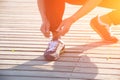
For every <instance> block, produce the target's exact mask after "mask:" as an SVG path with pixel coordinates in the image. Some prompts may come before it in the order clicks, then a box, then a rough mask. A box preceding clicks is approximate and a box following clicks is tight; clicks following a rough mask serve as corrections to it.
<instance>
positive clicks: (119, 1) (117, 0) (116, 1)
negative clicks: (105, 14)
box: [99, 0, 120, 9]
mask: <svg viewBox="0 0 120 80" xmlns="http://www.w3.org/2000/svg"><path fill="white" fill-rule="evenodd" d="M99 6H101V7H105V8H111V9H120V0H103V1H102V2H101V4H100V5H99Z"/></svg>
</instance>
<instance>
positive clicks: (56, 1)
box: [39, 0, 65, 60]
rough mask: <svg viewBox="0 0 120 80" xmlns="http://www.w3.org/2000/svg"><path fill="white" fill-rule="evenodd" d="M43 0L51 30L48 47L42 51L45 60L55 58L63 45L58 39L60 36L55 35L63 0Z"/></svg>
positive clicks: (60, 16)
mask: <svg viewBox="0 0 120 80" xmlns="http://www.w3.org/2000/svg"><path fill="white" fill-rule="evenodd" d="M43 1H44V3H43V4H44V7H43V8H44V11H45V13H44V14H45V16H46V17H47V20H48V21H49V23H50V31H51V32H52V40H51V41H50V43H49V45H48V48H47V49H46V50H45V52H44V57H45V59H46V60H57V59H58V58H59V55H60V53H61V52H62V51H63V49H64V46H65V45H64V44H63V42H62V41H61V40H59V38H60V36H56V35H57V32H56V29H57V28H58V26H59V24H60V23H61V21H62V16H63V12H64V7H65V1H64V0H43ZM39 7H40V6H39ZM39 9H41V8H39ZM46 17H45V18H46Z"/></svg>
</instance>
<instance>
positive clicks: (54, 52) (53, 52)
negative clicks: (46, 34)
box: [44, 40, 65, 61]
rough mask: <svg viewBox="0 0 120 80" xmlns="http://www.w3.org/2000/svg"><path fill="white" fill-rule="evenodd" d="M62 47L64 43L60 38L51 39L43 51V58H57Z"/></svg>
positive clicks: (51, 59) (50, 59)
mask: <svg viewBox="0 0 120 80" xmlns="http://www.w3.org/2000/svg"><path fill="white" fill-rule="evenodd" d="M64 48H65V45H64V43H63V42H62V41H61V40H52V41H51V42H50V43H49V45H48V48H47V49H46V51H45V52H44V57H45V59H46V60H49V61H54V60H57V59H59V57H60V54H61V53H63V52H64Z"/></svg>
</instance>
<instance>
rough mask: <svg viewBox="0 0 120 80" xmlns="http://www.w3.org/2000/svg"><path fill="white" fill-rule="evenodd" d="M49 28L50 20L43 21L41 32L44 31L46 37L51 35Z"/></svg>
mask: <svg viewBox="0 0 120 80" xmlns="http://www.w3.org/2000/svg"><path fill="white" fill-rule="evenodd" d="M49 28H50V24H49V22H48V21H45V22H43V23H42V25H41V28H40V30H41V32H42V33H43V35H44V36H45V37H46V38H49V37H50V30H49Z"/></svg>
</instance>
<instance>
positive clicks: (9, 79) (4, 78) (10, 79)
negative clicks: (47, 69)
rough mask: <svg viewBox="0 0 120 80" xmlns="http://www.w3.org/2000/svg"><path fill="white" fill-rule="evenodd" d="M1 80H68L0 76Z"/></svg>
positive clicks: (60, 79)
mask: <svg viewBox="0 0 120 80" xmlns="http://www.w3.org/2000/svg"><path fill="white" fill-rule="evenodd" d="M0 79H2V80H18V79H19V80H68V79H67V78H55V77H52V78H48V77H46V78H45V77H33V76H31V77H27V76H26V77H25V76H0Z"/></svg>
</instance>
